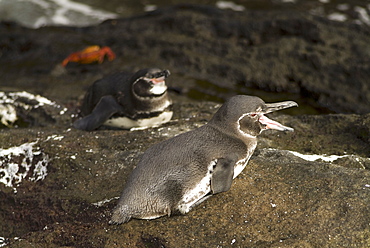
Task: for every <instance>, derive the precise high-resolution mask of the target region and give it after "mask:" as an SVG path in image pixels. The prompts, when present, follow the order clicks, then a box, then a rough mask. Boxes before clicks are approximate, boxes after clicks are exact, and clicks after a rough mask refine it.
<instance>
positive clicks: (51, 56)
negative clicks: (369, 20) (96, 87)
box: [0, 5, 370, 114]
mask: <svg viewBox="0 0 370 248" xmlns="http://www.w3.org/2000/svg"><path fill="white" fill-rule="evenodd" d="M0 34H1V36H0V37H1V39H0V48H1V55H0V66H1V67H2V68H3V69H4V70H3V71H5V72H6V73H5V74H4V75H3V76H2V77H3V79H2V81H3V82H2V85H3V87H14V85H17V86H18V87H25V90H27V89H29V88H31V87H32V90H33V91H35V90H36V91H37V93H39V91H42V92H44V93H46V95H45V96H46V97H49V98H53V99H56V98H62V99H63V96H65V97H70V98H72V99H73V98H76V97H78V96H79V95H80V94H81V91H82V90H81V86H85V87H87V85H89V84H91V83H92V82H93V81H94V80H96V79H98V78H100V77H101V76H102V75H103V74H107V73H112V72H117V71H119V70H122V69H125V70H129V71H135V70H137V69H139V68H142V67H152V66H156V67H165V68H169V69H170V71H171V72H173V77H172V80H173V84H174V86H179V87H182V88H184V92H187V94H188V96H189V97H196V98H202V97H201V96H199V93H200V94H201V95H203V96H204V95H208V96H210V97H213V99H218V100H221V101H222V100H223V99H224V98H225V97H227V96H230V95H233V94H235V93H238V92H239V93H249V94H250V93H251V92H253V93H254V94H255V93H257V94H260V96H262V97H263V98H264V99H265V100H266V101H268V100H269V99H267V97H268V98H270V100H271V101H274V100H276V99H273V98H274V97H275V98H276V96H275V95H271V94H270V95H269V94H266V93H265V92H278V93H283V92H285V93H289V94H291V96H293V97H294V98H295V99H293V100H297V101H298V102H299V103H300V104H301V106H303V105H304V104H308V105H312V106H314V107H315V108H319V110H321V111H323V110H326V112H328V110H330V111H334V112H338V113H358V114H360V113H368V112H370V107H369V106H370V104H369V102H370V89H369V87H368V78H369V77H370V74H369V72H370V68H369V65H368V63H367V60H368V55H369V46H368V44H369V43H370V38H369V37H370V35H369V34H370V30H369V27H368V26H360V25H354V24H346V23H337V22H332V21H329V20H325V19H322V18H318V17H313V16H310V15H308V14H303V13H296V12H292V11H287V12H284V11H248V10H246V11H238V12H236V11H231V10H220V9H217V8H212V7H209V6H194V5H177V6H173V7H168V8H163V9H158V10H156V11H154V12H150V13H147V14H144V15H142V16H136V17H132V18H127V19H120V20H111V21H106V22H105V23H103V24H101V25H98V26H92V27H87V28H66V27H65V28H56V27H45V28H40V29H37V30H30V29H26V28H21V27H19V26H16V25H14V24H9V23H2V25H0ZM40 37H42V39H41V38H40ZM95 44H98V45H104V46H109V47H111V48H112V50H113V51H114V52H115V53H116V54H117V56H118V58H117V59H116V60H115V61H113V62H111V63H104V64H103V65H88V66H76V65H69V66H68V67H67V73H65V74H62V75H61V76H59V77H52V76H50V73H52V72H53V73H52V74H53V75H60V71H59V70H55V69H54V68H55V67H56V66H57V64H58V63H60V62H61V61H62V60H63V59H64V58H65V57H66V56H67V55H68V54H70V53H71V52H74V51H78V50H81V49H82V48H84V47H85V46H87V45H95ZM15 70H16V72H17V73H15ZM55 71H57V72H55ZM15 75H16V77H15ZM29 75H33V77H32V79H30V78H29ZM77 78H78V83H76V80H77ZM25 81H28V83H27V84H25ZM204 81H206V82H210V83H211V85H213V87H204V85H203V84H202V82H204ZM15 82H16V84H15ZM41 85H43V88H40V86H41ZM45 85H47V86H46V87H45ZM66 86H68V87H66ZM208 86H209V85H208ZM67 88H68V89H67ZM256 90H263V91H257V92H256ZM280 97H282V96H280ZM302 99H303V100H302Z"/></svg>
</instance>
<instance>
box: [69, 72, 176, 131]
mask: <svg viewBox="0 0 370 248" xmlns="http://www.w3.org/2000/svg"><path fill="white" fill-rule="evenodd" d="M169 75H170V72H169V71H168V70H160V69H156V68H150V69H142V70H139V71H138V72H136V73H135V74H134V75H127V74H125V73H123V72H121V73H117V74H113V75H110V76H107V77H104V78H102V79H100V80H98V81H96V82H95V83H94V84H93V85H92V86H90V88H89V89H88V91H87V93H86V95H85V97H84V100H83V103H82V106H81V115H82V116H84V117H83V118H82V119H79V120H77V121H75V122H74V123H73V126H74V127H75V128H77V129H81V130H86V131H92V130H94V129H97V128H99V127H100V126H102V125H106V126H111V127H115V128H122V129H130V128H133V127H138V128H146V127H152V126H156V125H159V124H162V123H165V122H168V121H169V120H170V119H171V118H172V111H171V110H170V108H171V100H170V98H169V96H168V94H167V86H166V83H165V79H166V78H167V77H168V76H169Z"/></svg>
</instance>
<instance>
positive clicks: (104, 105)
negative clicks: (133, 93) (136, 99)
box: [73, 95, 122, 131]
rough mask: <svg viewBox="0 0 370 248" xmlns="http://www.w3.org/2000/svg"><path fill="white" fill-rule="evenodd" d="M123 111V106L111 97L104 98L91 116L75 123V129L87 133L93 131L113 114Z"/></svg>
mask: <svg viewBox="0 0 370 248" xmlns="http://www.w3.org/2000/svg"><path fill="white" fill-rule="evenodd" d="M120 110H122V107H121V105H119V104H118V102H117V101H116V99H115V98H114V97H113V96H111V95H108V96H103V97H102V98H101V99H100V101H99V102H98V104H96V106H95V108H94V109H93V111H92V112H91V114H89V115H87V116H85V117H83V118H82V119H79V120H77V121H75V122H74V123H73V127H74V128H77V129H81V130H85V131H92V130H94V129H96V128H98V127H100V126H101V125H102V124H103V123H104V122H105V121H106V120H108V119H109V117H111V116H112V115H113V114H115V113H117V112H119V111H120Z"/></svg>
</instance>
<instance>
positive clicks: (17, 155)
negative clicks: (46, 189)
mask: <svg viewBox="0 0 370 248" xmlns="http://www.w3.org/2000/svg"><path fill="white" fill-rule="evenodd" d="M36 144H37V141H35V142H29V143H24V144H22V145H20V146H14V147H10V148H8V149H1V148H0V183H3V184H4V185H5V186H6V187H12V188H13V190H14V193H16V192H17V189H16V187H17V186H19V184H20V183H21V182H22V180H24V179H27V180H29V181H31V182H37V181H39V180H43V179H45V177H46V176H47V166H48V164H49V156H48V155H47V154H44V153H43V152H42V151H41V149H40V148H39V147H37V146H35V145H36Z"/></svg>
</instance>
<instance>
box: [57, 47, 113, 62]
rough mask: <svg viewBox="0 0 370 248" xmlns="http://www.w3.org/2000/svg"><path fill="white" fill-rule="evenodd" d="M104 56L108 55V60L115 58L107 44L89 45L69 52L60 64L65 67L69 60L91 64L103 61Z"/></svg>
mask: <svg viewBox="0 0 370 248" xmlns="http://www.w3.org/2000/svg"><path fill="white" fill-rule="evenodd" d="M105 56H107V57H108V60H109V61H112V60H113V59H115V58H116V55H115V54H114V53H113V51H112V50H111V49H110V48H109V47H107V46H105V47H100V46H89V47H86V48H85V49H84V50H82V51H78V52H75V53H71V54H70V55H69V56H68V57H67V58H65V59H64V60H63V62H62V65H63V66H64V67H65V66H66V65H67V64H68V63H69V62H76V63H80V64H91V63H93V62H99V63H103V60H104V57H105Z"/></svg>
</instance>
